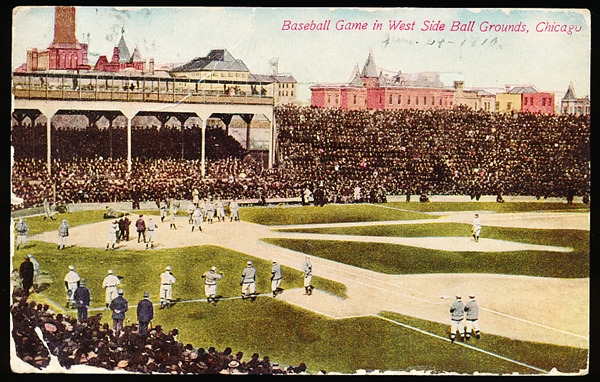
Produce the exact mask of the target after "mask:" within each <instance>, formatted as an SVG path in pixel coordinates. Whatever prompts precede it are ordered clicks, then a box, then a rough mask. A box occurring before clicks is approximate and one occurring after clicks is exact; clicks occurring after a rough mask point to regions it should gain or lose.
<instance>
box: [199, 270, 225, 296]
mask: <svg viewBox="0 0 600 382" xmlns="http://www.w3.org/2000/svg"><path fill="white" fill-rule="evenodd" d="M224 276H225V274H224V273H223V272H220V273H217V267H215V266H213V267H212V268H210V270H209V271H206V272H204V274H203V275H202V278H203V279H204V294H206V302H208V303H210V302H211V300H212V303H213V305H217V282H218V281H219V280H220V279H222V278H223V277H224Z"/></svg>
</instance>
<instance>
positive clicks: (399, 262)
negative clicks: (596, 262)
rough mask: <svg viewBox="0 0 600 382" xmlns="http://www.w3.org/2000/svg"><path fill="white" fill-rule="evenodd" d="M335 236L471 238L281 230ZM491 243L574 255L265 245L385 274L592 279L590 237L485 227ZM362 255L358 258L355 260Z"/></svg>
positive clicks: (430, 227) (448, 229)
mask: <svg viewBox="0 0 600 382" xmlns="http://www.w3.org/2000/svg"><path fill="white" fill-rule="evenodd" d="M284 231H286V232H289V231H293V232H306V233H319V234H336V235H362V236H397V237H431V236H464V237H469V236H470V232H471V225H470V224H462V223H435V224H434V223H432V224H401V225H388V226H364V227H333V228H314V229H309V228H302V229H290V230H284ZM483 236H484V237H485V238H490V239H498V240H506V241H515V242H521V243H528V244H538V245H550V246H561V247H571V248H573V251H572V252H547V251H530V250H527V251H514V252H510V251H509V252H454V251H442V250H433V249H425V248H417V247H409V246H402V245H394V244H384V243H364V242H352V241H328V240H299V239H274V238H268V239H263V240H264V241H265V242H267V243H270V244H273V245H277V246H280V247H284V248H289V249H292V250H294V251H299V252H303V253H308V254H311V255H313V256H318V257H323V258H326V259H330V260H334V261H338V262H342V263H345V264H349V265H353V266H356V267H360V268H365V269H370V270H373V271H376V272H382V273H388V274H421V273H496V274H511V275H527V276H540V277H561V278H581V277H590V242H589V241H590V232H589V231H581V230H563V229H560V230H557V229H527V228H512V227H484V231H483ZM358 253H359V254H360V256H357V255H356V254H358Z"/></svg>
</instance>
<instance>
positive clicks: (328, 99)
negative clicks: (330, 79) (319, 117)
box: [327, 95, 331, 103]
mask: <svg viewBox="0 0 600 382" xmlns="http://www.w3.org/2000/svg"><path fill="white" fill-rule="evenodd" d="M327 103H331V96H330V95H328V96H327Z"/></svg>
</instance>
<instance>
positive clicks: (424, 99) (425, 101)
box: [423, 97, 427, 105]
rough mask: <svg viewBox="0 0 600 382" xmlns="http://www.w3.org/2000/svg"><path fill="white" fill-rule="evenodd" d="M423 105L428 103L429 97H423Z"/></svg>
mask: <svg viewBox="0 0 600 382" xmlns="http://www.w3.org/2000/svg"><path fill="white" fill-rule="evenodd" d="M423 105H427V97H423Z"/></svg>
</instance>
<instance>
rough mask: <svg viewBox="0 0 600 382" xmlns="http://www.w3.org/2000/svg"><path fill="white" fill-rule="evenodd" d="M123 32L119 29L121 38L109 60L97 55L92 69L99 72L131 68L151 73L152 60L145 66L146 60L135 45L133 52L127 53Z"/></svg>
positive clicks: (152, 68)
mask: <svg viewBox="0 0 600 382" xmlns="http://www.w3.org/2000/svg"><path fill="white" fill-rule="evenodd" d="M124 34H125V32H124V31H121V39H120V40H119V44H118V45H117V46H115V47H114V48H113V53H112V57H111V60H110V61H109V60H108V58H107V57H106V56H104V55H102V56H100V57H98V61H96V65H94V70H95V71H100V72H120V71H124V70H133V71H138V72H144V73H146V72H148V73H149V74H152V73H153V72H154V60H152V59H151V60H150V62H149V63H148V65H149V66H148V67H147V66H146V61H145V60H144V59H143V57H142V54H141V53H140V51H139V49H138V47H137V46H136V47H135V48H134V50H133V53H129V48H128V47H127V43H126V42H125V36H124Z"/></svg>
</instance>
